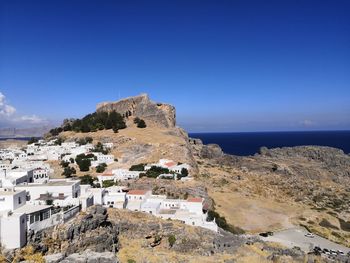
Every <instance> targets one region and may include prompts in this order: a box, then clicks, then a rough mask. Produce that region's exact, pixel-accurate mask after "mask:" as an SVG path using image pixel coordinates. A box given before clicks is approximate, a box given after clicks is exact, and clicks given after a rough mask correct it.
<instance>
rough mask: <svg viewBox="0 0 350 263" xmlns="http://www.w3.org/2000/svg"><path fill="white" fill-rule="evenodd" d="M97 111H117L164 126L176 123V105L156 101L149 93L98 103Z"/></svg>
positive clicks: (171, 125)
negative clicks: (152, 99)
mask: <svg viewBox="0 0 350 263" xmlns="http://www.w3.org/2000/svg"><path fill="white" fill-rule="evenodd" d="M96 111H97V112H101V111H102V112H111V111H116V112H118V113H120V114H122V115H129V116H132V117H139V118H141V119H144V120H146V122H147V121H152V122H154V123H156V124H158V125H159V126H162V127H166V128H169V127H174V126H175V124H176V116H175V107H173V106H172V105H169V104H163V103H155V102H153V101H151V100H150V99H149V97H148V95H147V94H141V95H139V96H135V97H129V98H126V99H122V100H119V101H116V102H103V103H100V104H98V105H97V109H96Z"/></svg>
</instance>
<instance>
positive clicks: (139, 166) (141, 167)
mask: <svg viewBox="0 0 350 263" xmlns="http://www.w3.org/2000/svg"><path fill="white" fill-rule="evenodd" d="M144 170H145V164H143V163H140V164H134V165H131V167H130V168H129V171H144Z"/></svg>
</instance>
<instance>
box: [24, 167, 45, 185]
mask: <svg viewBox="0 0 350 263" xmlns="http://www.w3.org/2000/svg"><path fill="white" fill-rule="evenodd" d="M28 176H29V177H31V178H33V182H34V183H37V184H43V183H47V182H48V181H49V174H48V171H47V170H46V169H43V168H35V169H33V170H30V171H29V172H28Z"/></svg>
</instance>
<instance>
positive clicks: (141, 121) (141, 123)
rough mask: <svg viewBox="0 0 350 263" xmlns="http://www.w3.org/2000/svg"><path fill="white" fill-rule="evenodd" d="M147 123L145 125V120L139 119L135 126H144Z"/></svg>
mask: <svg viewBox="0 0 350 263" xmlns="http://www.w3.org/2000/svg"><path fill="white" fill-rule="evenodd" d="M146 127H147V125H146V122H145V121H144V120H140V121H139V122H138V123H137V128H146Z"/></svg>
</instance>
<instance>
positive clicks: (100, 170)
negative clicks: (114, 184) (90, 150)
mask: <svg viewBox="0 0 350 263" xmlns="http://www.w3.org/2000/svg"><path fill="white" fill-rule="evenodd" d="M106 167H107V164H105V163H101V164H99V165H97V166H96V172H97V173H103V172H104V171H105V170H106Z"/></svg>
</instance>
